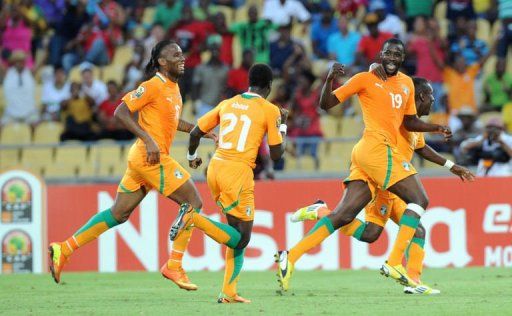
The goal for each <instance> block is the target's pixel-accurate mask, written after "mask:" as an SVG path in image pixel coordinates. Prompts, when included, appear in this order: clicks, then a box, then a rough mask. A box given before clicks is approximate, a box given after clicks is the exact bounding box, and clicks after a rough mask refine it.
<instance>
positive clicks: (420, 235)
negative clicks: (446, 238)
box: [414, 223, 427, 239]
mask: <svg viewBox="0 0 512 316" xmlns="http://www.w3.org/2000/svg"><path fill="white" fill-rule="evenodd" d="M426 235H427V234H426V231H425V227H423V225H421V223H420V224H419V225H418V228H416V232H415V233H414V237H416V238H421V239H425V237H426Z"/></svg>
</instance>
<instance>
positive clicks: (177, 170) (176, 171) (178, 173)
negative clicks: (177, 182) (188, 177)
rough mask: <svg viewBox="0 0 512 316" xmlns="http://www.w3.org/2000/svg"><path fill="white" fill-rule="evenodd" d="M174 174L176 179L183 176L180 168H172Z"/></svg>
mask: <svg viewBox="0 0 512 316" xmlns="http://www.w3.org/2000/svg"><path fill="white" fill-rule="evenodd" d="M174 176H175V177H176V178H177V179H182V178H183V173H181V170H180V169H176V170H174Z"/></svg>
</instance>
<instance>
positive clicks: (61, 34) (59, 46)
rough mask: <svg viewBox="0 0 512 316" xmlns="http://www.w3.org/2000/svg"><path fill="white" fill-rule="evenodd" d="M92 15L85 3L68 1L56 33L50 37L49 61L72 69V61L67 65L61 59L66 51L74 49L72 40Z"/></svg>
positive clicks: (67, 69) (56, 27)
mask: <svg viewBox="0 0 512 316" xmlns="http://www.w3.org/2000/svg"><path fill="white" fill-rule="evenodd" d="M89 19H90V17H89V15H88V14H87V12H86V11H85V5H84V4H83V3H82V2H81V1H79V2H77V3H76V4H71V3H68V4H67V5H66V13H65V14H64V17H63V18H62V19H61V20H60V21H59V22H58V23H57V24H56V26H55V34H54V35H53V37H52V38H51V39H50V43H49V47H48V48H49V62H50V64H51V65H53V66H59V65H62V66H64V69H66V71H69V70H70V69H71V67H72V66H73V65H72V62H71V63H70V64H68V65H65V64H64V63H63V61H61V59H62V56H63V55H64V54H65V53H68V52H70V51H71V50H72V49H73V47H72V46H73V45H72V44H70V43H72V40H74V39H75V38H76V37H77V36H78V33H79V32H80V29H81V27H82V25H84V24H86V23H87V22H88V21H89Z"/></svg>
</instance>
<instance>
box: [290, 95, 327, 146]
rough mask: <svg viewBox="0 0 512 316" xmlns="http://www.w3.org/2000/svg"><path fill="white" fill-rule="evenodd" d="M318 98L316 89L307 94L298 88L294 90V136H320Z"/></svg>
mask: <svg viewBox="0 0 512 316" xmlns="http://www.w3.org/2000/svg"><path fill="white" fill-rule="evenodd" d="M319 99H320V93H319V91H318V90H312V91H311V92H310V93H309V95H306V94H304V93H303V92H302V91H301V90H300V89H299V90H297V91H296V92H295V100H294V104H295V108H294V114H293V115H294V117H295V120H296V121H297V126H296V129H294V132H295V135H294V136H322V135H323V134H322V129H321V128H320V114H319V113H318V109H317V103H318V100H319Z"/></svg>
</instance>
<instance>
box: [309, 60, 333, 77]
mask: <svg viewBox="0 0 512 316" xmlns="http://www.w3.org/2000/svg"><path fill="white" fill-rule="evenodd" d="M311 68H312V69H311V70H312V72H313V74H314V75H315V77H317V78H323V77H324V76H325V75H326V73H327V72H328V71H329V61H328V60H327V59H317V60H313V64H312V66H311Z"/></svg>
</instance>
